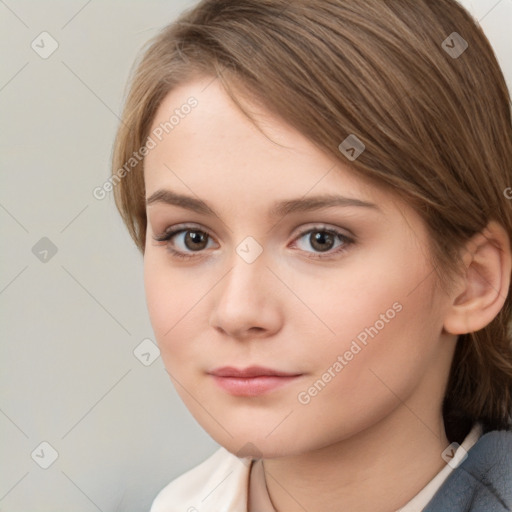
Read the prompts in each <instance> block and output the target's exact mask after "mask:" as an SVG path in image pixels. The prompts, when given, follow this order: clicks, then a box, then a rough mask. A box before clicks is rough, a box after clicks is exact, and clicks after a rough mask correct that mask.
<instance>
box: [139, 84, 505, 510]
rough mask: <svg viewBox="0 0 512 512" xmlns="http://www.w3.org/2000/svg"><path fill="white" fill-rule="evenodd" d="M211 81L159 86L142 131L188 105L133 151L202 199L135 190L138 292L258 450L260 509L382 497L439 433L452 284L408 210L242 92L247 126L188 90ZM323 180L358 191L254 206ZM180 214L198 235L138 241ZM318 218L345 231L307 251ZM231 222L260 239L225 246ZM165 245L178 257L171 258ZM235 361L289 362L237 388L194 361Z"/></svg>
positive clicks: (222, 105)
mask: <svg viewBox="0 0 512 512" xmlns="http://www.w3.org/2000/svg"><path fill="white" fill-rule="evenodd" d="M210 82H211V78H206V77H205V78H202V79H201V78H198V79H195V80H193V81H191V82H189V83H187V84H184V85H182V86H180V87H179V88H176V89H174V90H173V91H171V93H169V94H168V96H167V97H166V98H165V100H164V102H163V103H162V104H161V106H160V108H159V110H158V112H157V114H156V117H155V119H154V122H153V127H152V129H154V128H155V127H157V126H158V125H159V124H160V123H163V122H165V121H167V120H168V119H169V116H170V115H171V114H172V112H173V111H174V110H175V109H176V108H179V106H180V105H183V104H184V103H185V102H186V101H187V98H189V97H190V96H194V97H195V98H197V100H198V102H199V105H198V106H197V108H195V109H194V110H193V111H192V113H191V114H189V115H188V116H186V117H185V118H184V119H182V120H181V121H180V123H179V124H178V125H177V126H176V127H175V128H174V129H173V130H172V132H170V133H169V135H167V136H166V137H165V138H164V139H163V140H162V142H160V143H159V144H158V145H157V146H156V148H154V149H152V150H151V151H150V153H149V154H148V155H147V157H146V159H145V184H146V198H149V197H150V196H151V195H153V194H154V193H155V192H156V191H157V190H160V189H167V190H172V191H173V192H176V193H179V194H185V195H188V196H191V197H194V198H201V199H202V200H203V201H205V202H207V203H208V204H209V205H210V207H211V208H212V209H213V210H214V211H215V212H216V214H217V215H205V214H200V213H196V212H192V211H189V210H187V209H184V208H181V207H179V206H176V205H170V204H165V203H163V202H153V203H152V204H150V205H148V206H147V214H148V224H147V242H146V247H145V255H144V274H145V276H144V279H145V288H146V298H147V305H148V310H149V315H150V319H151V323H152V326H153V329H154V332H155V336H156V339H157V342H158V344H159V347H160V350H161V355H162V358H163V361H164V364H165V366H166V369H167V371H168V373H169V375H170V377H171V379H172V381H173V383H174V385H175V387H176V389H177V391H178V393H179V394H180V396H181V398H182V399H183V401H184V403H185V405H186V406H187V407H188V409H189V410H190V412H191V413H192V415H193V416H194V417H195V419H196V420H197V421H198V422H199V423H200V425H201V426H202V427H203V428H204V429H205V430H206V431H207V432H208V433H209V434H210V435H211V436H212V438H213V439H215V441H217V442H218V443H219V444H221V445H222V446H224V447H225V448H226V449H228V450H229V451H231V452H232V453H235V454H238V455H239V456H253V457H262V458H263V459H264V469H265V475H266V482H267V487H268V491H269V495H270V498H271V500H272V503H273V505H274V507H275V508H276V510H277V511H281V512H282V511H286V512H295V511H304V510H307V511H308V512H315V511H322V512H329V511H337V510H339V507H340V504H343V508H344V509H346V510H354V511H360V512H361V511H372V512H379V511H382V512H389V511H393V510H396V509H398V508H400V507H401V506H403V505H404V504H405V503H407V502H408V501H409V500H410V499H411V498H412V497H413V496H414V495H415V494H417V493H418V492H419V491H420V490H421V489H422V488H423V487H424V486H425V485H426V484H427V483H428V482H429V481H430V480H431V479H432V478H433V477H434V476H435V475H436V474H437V473H438V472H439V471H440V470H441V469H442V467H443V466H444V464H445V462H444V460H443V459H442V458H441V453H442V452H443V450H444V449H445V448H446V447H447V446H448V445H449V444H450V443H449V441H448V440H447V438H446V435H445V430H444V425H443V421H442V415H441V402H442V398H443V395H444V390H445V386H446V381H447V377H448V373H449V368H450V363H451V360H452V357H453V352H454V348H455V341H456V338H457V337H456V335H455V334H453V333H452V334H450V333H449V332H447V331H446V330H445V329H444V324H445V321H446V319H447V317H448V315H452V316H451V317H450V318H451V319H452V320H453V315H454V312H453V307H452V305H453V295H448V294H447V293H446V292H445V291H443V290H442V289H441V288H440V287H439V286H437V285H436V274H435V273H434V272H433V266H432V264H431V261H430V258H429V255H428V249H427V247H428V235H427V232H426V228H425V225H424V223H423V221H422V219H421V218H420V217H419V216H418V215H417V214H416V213H415V212H414V211H413V210H412V209H411V208H410V207H409V206H408V205H407V204H405V203H403V202H402V201H400V200H399V199H398V198H397V197H395V196H394V195H393V194H391V193H390V192H389V191H384V190H382V189H380V188H378V187H377V186H375V185H374V184H371V183H368V182H366V181H363V180H362V179H361V178H360V177H357V176H356V175H355V174H354V173H353V172H352V171H351V170H350V167H349V163H350V162H348V161H344V159H343V157H342V156H341V155H340V159H339V161H333V159H332V157H330V156H328V155H326V154H324V153H322V152H321V151H320V150H319V149H318V148H317V147H316V146H314V145H313V144H312V143H311V142H310V141H308V140H307V139H306V138H305V137H304V136H303V135H301V134H300V133H298V132H297V131H296V130H294V129H293V128H291V127H289V126H288V125H286V124H284V123H283V122H282V121H280V120H278V119H276V118H274V117H273V116H272V115H271V114H270V113H268V112H265V111H263V110H260V109H257V108H256V107H253V111H254V112H255V113H256V114H257V116H258V121H259V123H260V125H261V126H262V128H263V129H264V131H265V133H266V134H267V136H265V135H263V134H262V133H261V132H260V131H258V129H257V128H256V127H255V126H254V125H253V124H252V123H251V122H250V121H249V120H248V119H247V118H246V117H245V116H244V115H243V114H242V113H241V112H240V111H239V110H238V109H237V108H236V106H235V105H234V104H233V103H232V102H231V101H230V99H229V98H228V96H227V95H226V93H225V92H224V91H223V89H222V88H221V86H220V83H219V81H218V80H217V81H214V82H212V83H211V84H210V85H209V86H208V87H207V88H206V89H205V87H206V86H207V84H208V83H210ZM340 142H341V141H340ZM333 193H335V194H339V195H343V196H345V197H349V198H354V199H358V200H361V201H365V202H368V203H372V204H373V205H375V207H361V206H336V207H331V208H324V209H319V210H316V211H309V212H295V213H288V214H287V215H285V216H281V217H275V218H272V217H269V210H270V208H271V206H272V205H273V203H274V202H276V201H283V200H288V199H297V198H302V197H304V196H305V197H310V196H312V195H317V194H318V195H319V194H333ZM181 223H188V224H192V227H189V229H190V231H192V232H195V231H197V230H200V231H204V232H206V233H207V234H208V235H209V237H207V240H208V242H207V243H206V242H205V244H204V248H202V249H200V250H199V251H196V252H194V246H193V245H192V246H190V245H189V246H187V245H185V239H184V234H183V233H181V234H178V235H176V236H175V237H174V239H173V240H172V241H168V242H158V241H155V240H154V237H155V236H158V235H160V234H161V233H162V232H164V231H165V230H166V229H168V228H170V227H172V226H176V225H178V224H181ZM322 227H324V228H325V227H327V228H330V229H337V230H338V231H339V232H340V233H342V234H344V235H345V236H349V237H351V238H352V240H353V242H352V243H347V242H343V241H342V239H341V240H340V239H337V238H336V237H334V242H333V244H334V246H333V247H332V248H330V249H329V247H330V246H327V247H326V248H327V249H328V250H327V251H326V252H322V251H321V249H320V250H319V249H318V248H317V247H318V246H316V245H315V244H314V240H312V237H311V236H310V235H311V234H306V235H302V234H301V233H302V232H304V231H307V230H308V229H313V228H316V229H317V230H318V231H320V232H323V231H322V229H321V228H322ZM185 234H186V233H185ZM248 236H251V237H253V238H254V239H255V240H257V241H258V243H259V244H260V246H261V248H262V249H263V252H262V253H261V254H260V255H259V257H258V258H256V260H255V261H254V262H253V263H250V264H249V263H247V262H246V261H244V259H242V258H241V257H240V256H239V255H238V254H237V252H236V248H237V246H238V245H239V244H240V243H241V242H242V241H244V239H246V237H248ZM343 244H345V246H344V251H343V252H341V253H338V254H335V252H336V250H337V249H338V248H339V247H340V246H343ZM169 246H170V247H173V248H174V249H176V250H179V251H181V252H184V253H187V254H192V255H193V257H192V258H191V259H188V260H181V259H178V258H176V257H175V256H173V255H172V254H171V253H170V252H169V250H168V247H169ZM314 256H320V257H322V259H320V258H317V259H315V258H314ZM468 264H469V263H468ZM509 274H510V272H509ZM462 290H463V285H461V288H460V290H459V292H462ZM394 303H399V304H400V305H401V307H402V309H401V311H400V312H397V313H396V315H395V317H394V318H393V319H391V320H389V321H388V322H387V323H385V326H384V328H382V329H381V330H379V333H378V335H377V336H375V337H374V338H373V339H372V338H370V339H369V340H368V343H367V345H366V346H362V349H361V350H360V351H359V352H358V353H357V354H356V355H355V356H354V357H353V359H352V360H350V361H349V362H348V363H347V364H346V366H344V368H343V369H342V370H341V371H340V372H339V373H337V374H336V376H335V377H334V378H332V379H331V380H330V382H328V383H327V384H326V386H325V387H324V388H323V389H322V390H321V392H319V393H317V395H316V396H313V397H311V400H310V401H309V403H307V404H303V403H300V402H299V400H298V395H299V393H301V392H304V391H305V390H308V388H310V387H311V386H312V385H313V384H314V383H315V381H317V380H318V379H320V378H321V377H322V375H323V374H325V372H326V371H327V369H328V368H330V367H332V366H333V364H334V363H335V361H336V360H337V358H338V356H339V355H343V354H344V353H345V352H346V351H347V350H349V349H350V346H351V342H352V340H354V339H355V338H356V336H357V335H358V334H360V333H361V332H362V331H363V330H364V329H365V328H366V327H369V326H371V325H374V324H375V322H376V321H377V320H379V318H381V316H380V315H381V314H384V313H385V312H386V311H387V310H389V309H390V308H392V305H393V304H394ZM464 315H466V317H467V312H464ZM466 317H465V318H466ZM466 321H467V320H466ZM454 330H455V329H454ZM250 365H260V366H266V367H270V368H274V369H278V370H282V371H287V372H296V373H300V374H302V376H301V377H299V378H298V379H295V380H294V381H292V382H290V383H289V384H287V385H286V386H284V387H281V388H279V389H277V390H274V391H272V392H271V393H268V394H265V395H260V396H254V397H238V396H232V395H230V394H228V393H226V392H225V391H224V390H222V389H221V388H220V387H218V386H217V385H216V384H215V383H214V381H213V379H212V377H211V376H210V375H208V374H207V372H208V371H211V370H212V369H214V368H217V367H221V366H235V367H239V368H244V367H247V366H250Z"/></svg>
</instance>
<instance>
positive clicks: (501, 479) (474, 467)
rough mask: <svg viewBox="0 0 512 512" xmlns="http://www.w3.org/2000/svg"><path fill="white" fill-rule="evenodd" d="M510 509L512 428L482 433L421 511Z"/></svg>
mask: <svg viewBox="0 0 512 512" xmlns="http://www.w3.org/2000/svg"><path fill="white" fill-rule="evenodd" d="M510 511H512V431H507V430H494V431H491V432H488V433H487V434H484V435H483V436H482V437H481V438H480V439H479V440H478V441H477V443H476V444H475V445H474V446H473V448H471V449H470V450H469V452H468V456H467V458H466V459H465V460H464V461H463V462H462V464H461V465H460V466H458V467H457V468H455V469H454V471H453V473H452V474H451V475H450V476H449V477H448V478H447V479H446V481H445V482H444V484H443V485H442V486H441V488H440V489H439V490H438V491H437V493H436V494H435V496H434V497H433V498H432V500H430V502H429V503H428V505H427V506H426V508H425V509H424V510H423V512H510Z"/></svg>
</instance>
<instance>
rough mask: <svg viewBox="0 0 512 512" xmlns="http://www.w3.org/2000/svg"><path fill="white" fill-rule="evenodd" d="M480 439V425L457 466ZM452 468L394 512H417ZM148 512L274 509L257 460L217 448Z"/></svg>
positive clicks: (457, 453)
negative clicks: (242, 457) (237, 455)
mask: <svg viewBox="0 0 512 512" xmlns="http://www.w3.org/2000/svg"><path fill="white" fill-rule="evenodd" d="M481 435H482V428H481V425H480V424H476V425H475V426H474V427H473V428H472V429H471V431H470V432H469V434H468V435H467V436H466V438H465V439H464V441H463V442H462V445H461V446H459V447H458V449H457V450H456V451H455V454H454V456H453V460H454V461H457V460H459V461H460V462H461V459H462V458H463V457H464V454H465V452H467V451H469V449H470V448H471V447H472V446H473V445H474V444H475V443H476V442H477V440H478V439H479V438H480V436H481ZM452 466H453V467H452ZM455 466H456V464H452V465H449V464H446V466H445V467H444V468H443V469H442V470H441V471H440V472H439V473H438V474H437V475H436V476H435V477H434V478H433V479H432V480H431V481H430V482H429V483H428V484H427V485H426V486H425V487H424V488H423V489H422V490H421V491H420V492H419V493H418V494H417V495H416V496H414V498H412V500H410V501H409V502H408V503H407V504H406V505H404V506H403V507H402V508H401V509H400V510H398V511H397V512H421V510H423V508H424V507H425V506H426V505H427V503H428V502H429V501H430V500H431V499H432V497H433V496H434V494H435V493H436V492H437V491H438V489H439V488H440V487H441V485H442V484H443V483H444V481H445V480H446V479H447V478H448V476H449V475H450V473H451V472H452V471H453V469H454V467H455ZM249 489H250V493H249ZM249 495H250V501H249ZM150 512H275V509H274V507H273V506H272V503H271V501H270V497H269V495H268V492H267V488H266V485H265V478H264V473H263V465H262V464H261V459H256V460H255V459H241V458H239V457H236V456H235V455H233V454H232V453H231V452H229V451H227V450H226V449H225V448H222V447H221V448H219V449H218V450H217V451H216V452H215V453H213V455H211V456H210V457H209V458H208V459H206V460H205V461H204V462H202V463H201V464H199V465H197V466H196V467H194V468H192V469H191V470H189V471H187V472H186V473H183V474H182V475H181V476H179V477H178V478H176V479H174V480H173V481H172V482H171V483H170V484H168V485H167V486H166V487H164V488H163V489H162V490H161V491H160V493H159V494H158V495H157V497H156V498H155V500H154V501H153V504H152V506H151V510H150Z"/></svg>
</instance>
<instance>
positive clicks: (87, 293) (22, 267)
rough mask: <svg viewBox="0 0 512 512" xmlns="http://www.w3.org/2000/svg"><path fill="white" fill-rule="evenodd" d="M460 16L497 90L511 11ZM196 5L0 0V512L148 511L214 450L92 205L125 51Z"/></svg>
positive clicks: (96, 204)
mask: <svg viewBox="0 0 512 512" xmlns="http://www.w3.org/2000/svg"><path fill="white" fill-rule="evenodd" d="M411 1H413V0H411ZM432 1H435V0H432ZM462 3H463V4H464V5H465V6H466V7H467V8H468V9H469V10H470V11H471V12H472V14H473V15H474V16H475V18H476V19H477V20H478V21H479V22H480V24H481V25H482V27H483V29H484V31H485V32H486V34H487V36H488V37H489V39H490V41H491V43H492V45H493V47H494V49H495V52H496V54H497V57H498V60H499V62H500V64H501V66H502V68H503V70H504V73H505V76H506V79H507V82H508V84H509V87H510V86H511V85H512V38H511V35H510V27H511V26H512V0H473V1H469V0H465V1H463V2H462ZM194 4H195V2H194V1H191V0H167V1H164V0H150V1H142V0H141V1H138V2H135V1H126V0H124V1H122V0H115V1H114V0H103V1H100V0H89V1H85V0H79V1H77V0H68V1H63V0H61V1H57V0H52V1H35V0H34V1H28V0H5V1H3V0H0V46H1V48H2V50H1V52H2V60H1V62H2V64H1V67H0V108H1V115H0V119H1V121H0V122H1V134H2V136H1V138H0V161H1V172H2V175H1V176H2V178H1V188H0V223H1V229H2V258H1V262H2V264H1V266H0V307H1V311H2V327H1V344H0V365H1V373H0V510H1V511H4V512H50V511H52V512H53V511H74V512H94V511H98V510H99V511H102V512H110V511H115V510H123V511H126V512H135V511H137V512H140V511H144V510H149V507H150V504H151V501H152V499H153V498H154V497H155V495H156V494H157V492H158V491H159V490H160V489H161V488H162V487H163V486H164V485H165V484H167V483H168V482H169V481H170V480H172V479H173V478H175V477H176V476H178V475H180V474H181V473H183V472H184V471H186V470H188V469H190V468H192V467H193V466H195V465H197V464H198V463H199V462H201V461H202V460H204V459H205V458H206V457H207V456H209V455H210V454H211V453H213V451H214V450H215V449H217V447H218V445H217V444H216V443H215V442H214V441H213V440H212V439H210V438H209V436H208V435H207V434H206V433H205V432H204V431H203V430H202V429H201V427H199V425H198V424H197V423H196V422H195V420H194V419H193V418H192V417H191V415H190V414H189V413H188V411H187V410H186V408H185V407H184V405H183V404H182V403H181V400H180V399H179V397H178V395H177V393H176V392H175V390H174V388H173V387H172V384H171V381H170V379H169V377H168V375H167V373H166V372H165V369H164V367H163V364H162V361H161V358H160V357H156V359H155V354H156V353H155V350H154V348H152V347H154V344H153V342H154V336H153V333H152V330H151V325H150V323H149V319H148V315H147V311H146V303H145V297H144V287H143V279H142V257H141V255H140V254H139V253H138V251H137V250H136V248H135V246H134V244H133V243H132V241H131V239H130V238H129V236H128V234H127V231H126V229H125V228H124V226H123V224H122V222H121V220H120V218H119V216H118V213H117V211H116V209H115V206H114V202H113V198H112V195H111V194H107V197H106V198H105V199H103V200H98V199H96V198H95V197H94V196H93V194H92V191H93V189H94V188H95V187H97V186H101V185H102V184H103V183H104V182H105V180H106V179H107V178H108V176H109V172H110V169H109V162H110V157H111V150H112V143H113V138H114V134H115V131H116V128H117V125H118V122H119V121H118V117H117V116H118V115H119V114H120V111H121V106H122V100H123V95H124V91H125V84H126V80H127V77H128V73H129V70H130V68H131V65H132V62H133V61H134V59H135V57H136V55H137V53H138V50H139V49H140V48H141V46H142V45H143V44H144V43H145V42H146V41H147V40H148V39H149V38H150V37H152V36H153V35H154V34H155V33H156V32H157V31H158V30H159V29H160V28H161V27H163V26H164V25H166V24H167V23H168V22H170V21H172V20H173V19H174V18H175V17H176V16H177V14H178V13H179V12H181V11H182V10H183V9H185V8H188V7H191V6H192V5H194ZM42 33H46V34H42ZM56 45H58V47H56V49H55V50H54V51H53V53H51V55H47V54H48V53H50V52H51V51H52V50H53V49H54V48H55V46H56ZM511 185H512V184H511ZM141 343H142V345H141ZM148 354H149V355H148ZM137 355H138V357H137ZM150 362H151V364H149V363H150ZM45 467H46V468H45Z"/></svg>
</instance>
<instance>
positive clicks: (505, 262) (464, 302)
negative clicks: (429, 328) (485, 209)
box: [444, 221, 511, 334]
mask: <svg viewBox="0 0 512 512" xmlns="http://www.w3.org/2000/svg"><path fill="white" fill-rule="evenodd" d="M462 260H463V274H462V275H461V276H460V277H457V286H455V287H454V290H453V294H452V297H451V305H450V308H449V310H448V313H447V315H446V317H445V322H444V330H445V331H446V332H448V333H450V334H466V333H470V332H475V331H478V330H480V329H483V328H484V327H485V326H486V325H488V324H489V323H490V322H491V321H492V320H493V319H494V318H495V317H496V316H497V314H498V313H499V312H500V310H501V308H502V307H503V305H504V303H505V299H506V298H507V295H508V290H509V286H510V273H511V250H510V239H509V237H508V234H507V232H506V231H505V229H504V228H503V227H502V226H501V225H500V224H498V223H497V222H495V221H491V222H489V224H488V225H487V227H486V228H485V229H484V230H483V231H482V232H480V233H478V234H476V235H475V236H474V237H472V238H471V239H470V240H469V241H468V242H467V244H466V245H465V247H464V249H463V256H462Z"/></svg>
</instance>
